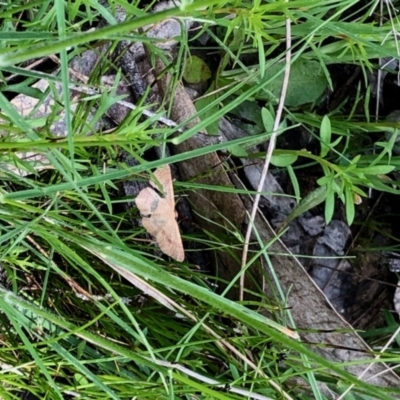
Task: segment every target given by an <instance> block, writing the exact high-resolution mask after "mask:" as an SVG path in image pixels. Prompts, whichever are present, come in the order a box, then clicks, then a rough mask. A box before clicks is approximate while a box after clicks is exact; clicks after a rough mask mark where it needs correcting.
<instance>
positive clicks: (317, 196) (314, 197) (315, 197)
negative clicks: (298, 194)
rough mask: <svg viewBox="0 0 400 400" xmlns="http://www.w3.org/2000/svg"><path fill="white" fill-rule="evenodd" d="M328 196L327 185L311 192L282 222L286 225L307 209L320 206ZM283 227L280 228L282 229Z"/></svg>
mask: <svg viewBox="0 0 400 400" xmlns="http://www.w3.org/2000/svg"><path fill="white" fill-rule="evenodd" d="M325 196H326V186H321V187H319V188H317V189H315V190H313V191H312V192H311V193H309V194H308V195H307V196H306V197H304V199H302V200H301V201H300V203H299V204H298V205H297V206H296V207H295V208H293V210H292V212H291V213H290V214H289V215H288V216H287V218H286V219H285V221H284V222H283V223H282V227H284V226H286V225H287V224H288V223H289V222H290V221H292V220H293V219H295V218H297V217H298V216H300V215H301V214H303V213H305V212H306V211H309V210H311V209H312V208H314V207H316V206H318V205H319V204H321V203H322V202H323V201H324V200H325ZM282 227H281V228H280V229H282Z"/></svg>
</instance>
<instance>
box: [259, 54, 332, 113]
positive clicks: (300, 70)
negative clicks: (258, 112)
mask: <svg viewBox="0 0 400 400" xmlns="http://www.w3.org/2000/svg"><path fill="white" fill-rule="evenodd" d="M279 71H281V73H280V74H279V75H278V76H277V77H275V78H274V76H275V75H276V74H278V73H279ZM283 71H284V64H283V63H279V64H275V65H272V66H271V67H269V68H267V70H266V71H265V77H264V79H263V81H264V82H265V80H269V79H271V82H270V83H269V84H268V85H267V86H266V89H267V90H270V91H271V92H272V94H273V95H274V96H275V97H276V98H279V95H280V93H281V90H282V81H283V73H284V72H283ZM327 83H328V81H327V79H326V76H325V75H324V74H323V72H322V68H321V67H320V64H319V63H318V62H317V61H313V60H302V59H299V60H296V61H295V62H294V63H293V64H292V66H291V69H290V80H289V86H288V90H287V95H286V99H285V106H289V107H298V106H301V105H302V104H307V103H313V102H314V101H316V100H318V98H319V97H320V96H321V95H322V94H323V92H324V90H325V88H326V86H327ZM305 88H306V89H305ZM259 93H260V92H259ZM268 100H271V99H270V98H269V99H268Z"/></svg>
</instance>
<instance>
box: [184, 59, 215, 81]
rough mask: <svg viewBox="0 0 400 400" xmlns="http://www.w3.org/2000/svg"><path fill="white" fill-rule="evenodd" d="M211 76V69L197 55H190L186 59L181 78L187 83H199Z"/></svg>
mask: <svg viewBox="0 0 400 400" xmlns="http://www.w3.org/2000/svg"><path fill="white" fill-rule="evenodd" d="M210 78H211V71H210V68H209V67H208V65H207V64H206V63H205V62H204V61H203V60H202V59H201V58H200V57H197V56H190V57H188V58H187V59H186V62H185V69H184V70H183V79H185V81H186V82H188V83H200V82H204V81H206V80H207V79H210Z"/></svg>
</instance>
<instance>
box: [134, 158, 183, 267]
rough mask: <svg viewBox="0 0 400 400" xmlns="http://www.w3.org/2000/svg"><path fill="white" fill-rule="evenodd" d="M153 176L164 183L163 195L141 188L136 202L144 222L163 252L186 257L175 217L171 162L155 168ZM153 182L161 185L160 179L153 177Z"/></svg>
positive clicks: (181, 258) (162, 185)
mask: <svg viewBox="0 0 400 400" xmlns="http://www.w3.org/2000/svg"><path fill="white" fill-rule="evenodd" d="M154 176H155V178H156V181H158V184H159V185H161V188H162V191H163V192H164V197H161V196H160V195H159V194H158V193H157V192H156V191H155V190H154V189H152V188H150V187H148V188H145V189H142V190H141V191H140V192H139V194H138V196H137V197H136V199H135V203H136V206H137V208H138V209H139V211H140V214H141V216H142V225H143V227H144V228H145V229H146V231H147V232H149V233H150V235H152V236H154V238H155V240H156V242H157V243H158V245H159V246H160V249H161V251H162V252H163V253H165V254H166V255H168V256H170V257H171V258H173V259H175V260H176V261H183V260H184V258H185V252H184V250H183V245H182V238H181V234H180V232H179V227H178V223H177V222H176V217H175V201H174V188H173V186H172V177H171V169H170V167H169V165H164V166H163V167H160V168H158V169H156V170H155V171H154ZM150 185H151V186H153V188H155V189H158V186H157V183H156V182H154V181H152V180H150Z"/></svg>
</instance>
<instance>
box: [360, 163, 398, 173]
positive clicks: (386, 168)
mask: <svg viewBox="0 0 400 400" xmlns="http://www.w3.org/2000/svg"><path fill="white" fill-rule="evenodd" d="M395 168H396V167H395V166H393V165H375V166H374V167H365V168H357V170H356V172H357V173H360V174H367V175H386V174H388V173H390V172H392V171H393V170H394V169H395Z"/></svg>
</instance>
